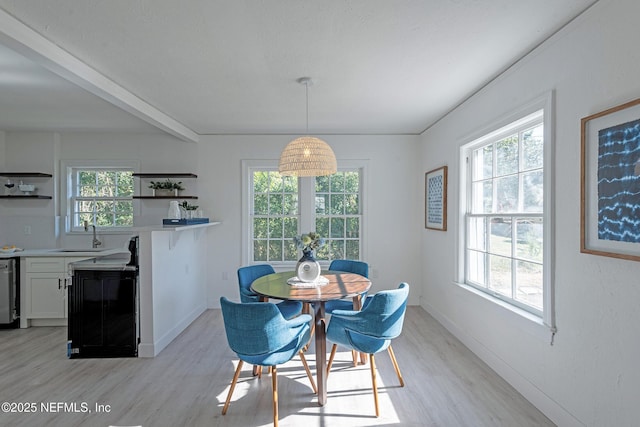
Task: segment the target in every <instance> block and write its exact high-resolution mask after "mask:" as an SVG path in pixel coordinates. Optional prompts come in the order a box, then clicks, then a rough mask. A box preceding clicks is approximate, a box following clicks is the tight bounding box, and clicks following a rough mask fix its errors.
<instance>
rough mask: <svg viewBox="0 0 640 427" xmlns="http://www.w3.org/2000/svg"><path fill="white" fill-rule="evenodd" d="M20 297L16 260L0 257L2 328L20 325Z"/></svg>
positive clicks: (0, 312) (0, 320)
mask: <svg viewBox="0 0 640 427" xmlns="http://www.w3.org/2000/svg"><path fill="white" fill-rule="evenodd" d="M18 299H19V289H18V274H17V268H16V260H15V259H13V258H8V259H0V329H8V328H17V327H18V324H19V319H18V307H19V304H18Z"/></svg>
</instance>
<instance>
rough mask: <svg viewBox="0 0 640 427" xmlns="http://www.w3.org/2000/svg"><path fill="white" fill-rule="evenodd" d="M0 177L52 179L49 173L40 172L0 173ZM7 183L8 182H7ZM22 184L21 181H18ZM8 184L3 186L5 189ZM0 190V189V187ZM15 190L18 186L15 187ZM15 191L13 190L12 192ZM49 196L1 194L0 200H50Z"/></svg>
mask: <svg viewBox="0 0 640 427" xmlns="http://www.w3.org/2000/svg"><path fill="white" fill-rule="evenodd" d="M0 177H4V178H52V177H53V175H51V174H50V173H42V172H0ZM7 182H8V181H7ZM20 183H22V181H20ZM7 185H10V184H5V187H6V186H7ZM0 188H2V187H0ZM15 188H16V189H17V188H18V186H17V185H15ZM13 191H15V190H13ZM51 198H52V197H51V196H43V195H40V194H3V195H0V199H40V200H44V199H51Z"/></svg>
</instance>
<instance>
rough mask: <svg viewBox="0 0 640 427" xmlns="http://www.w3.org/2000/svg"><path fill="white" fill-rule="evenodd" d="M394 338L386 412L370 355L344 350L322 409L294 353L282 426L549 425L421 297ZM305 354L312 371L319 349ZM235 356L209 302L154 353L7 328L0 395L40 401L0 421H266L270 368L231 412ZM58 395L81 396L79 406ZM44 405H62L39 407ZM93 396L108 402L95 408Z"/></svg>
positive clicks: (242, 389)
mask: <svg viewBox="0 0 640 427" xmlns="http://www.w3.org/2000/svg"><path fill="white" fill-rule="evenodd" d="M393 347H394V350H395V353H396V357H397V359H398V364H399V365H400V369H401V370H402V374H403V376H404V379H405V383H406V385H405V387H404V388H401V387H399V384H398V379H397V377H396V375H395V372H394V370H393V366H392V364H391V362H390V360H389V357H388V354H386V352H384V353H379V354H378V355H377V356H376V362H377V366H378V372H379V373H378V384H379V395H380V410H381V414H380V417H379V418H376V417H375V416H374V405H373V396H372V393H371V376H370V371H369V365H368V364H367V365H364V366H362V365H360V366H358V367H353V366H352V364H351V354H350V353H349V352H347V351H345V350H344V349H343V350H342V351H340V350H338V354H337V356H336V361H335V362H334V366H333V369H332V372H331V374H330V376H329V379H328V402H327V405H325V406H324V407H319V406H318V405H317V403H316V399H315V396H314V395H313V394H312V391H311V388H310V386H309V382H308V379H307V377H306V375H305V373H304V369H303V368H302V365H301V364H300V360H299V359H298V358H297V357H296V358H295V359H293V360H292V361H291V362H289V363H287V364H285V365H283V366H281V367H279V368H278V378H279V383H278V384H279V400H280V425H281V426H283V427H286V426H305V427H312V426H321V427H325V426H327V427H334V426H348V427H354V426H391V425H401V426H446V427H450V426H473V427H483V426H491V427H493V426H509V427H512V426H517V427H527V426H552V425H553V423H551V421H550V420H549V419H547V418H546V417H545V416H544V415H543V414H542V413H541V412H540V411H538V410H537V409H536V408H534V407H533V406H532V405H531V404H530V403H529V402H527V401H526V400H525V399H524V398H523V397H522V396H521V395H520V394H518V393H517V392H516V391H515V390H514V389H513V388H512V387H511V386H509V385H508V384H507V383H506V382H505V381H503V380H502V379H501V378H500V377H498V376H497V375H496V374H495V373H494V372H493V371H492V370H491V369H489V368H488V367H487V365H485V364H484V363H483V362H481V361H480V360H479V359H478V358H477V357H475V356H474V355H473V354H472V353H471V352H470V351H469V350H467V349H466V347H464V346H463V345H462V344H461V343H460V342H459V341H458V340H457V339H455V338H454V337H453V336H452V335H451V334H449V333H448V332H447V331H446V330H445V329H444V328H443V327H442V326H441V325H440V324H438V323H437V322H436V321H435V320H434V319H433V318H432V317H431V316H429V315H428V314H427V313H426V312H425V311H424V310H423V309H421V308H419V307H409V308H408V310H407V315H406V319H405V326H404V330H403V333H402V335H401V336H400V337H399V338H398V339H396V340H395V341H394V343H393ZM307 355H308V357H307V359H308V361H309V364H310V365H311V368H312V370H314V369H315V363H314V361H315V354H314V351H313V347H312V348H311V349H310V350H309V351H308V352H307ZM236 363H237V359H236V358H235V357H234V354H233V353H232V352H231V351H230V350H229V348H228V346H227V341H226V337H225V334H224V326H223V324H222V316H221V312H220V310H208V311H207V312H206V313H204V314H203V315H202V316H200V317H199V318H198V319H197V320H196V321H195V322H194V323H193V324H192V325H191V326H190V327H189V328H188V329H187V330H186V331H184V332H183V333H182V334H181V335H180V336H179V337H178V338H177V339H176V340H175V341H174V342H172V343H171V344H170V345H169V346H168V347H167V348H166V349H165V350H164V351H162V352H161V353H160V355H159V356H158V357H156V358H154V359H135V358H130V359H127V358H120V359H73V360H70V359H67V357H66V328H53V327H39V328H30V329H26V330H8V331H7V330H4V331H0V402H15V403H16V404H25V403H35V404H36V406H37V407H36V412H35V413H19V414H17V413H5V412H0V426H25V427H35V426H47V427H54V426H60V427H72V426H96V427H106V426H109V425H117V426H136V425H140V426H144V427H165V426H166V427H178V426H195V427H200V426H203V427H204V426H243V427H244V426H269V425H271V416H272V415H271V408H272V407H271V381H270V378H269V377H268V376H267V375H266V374H265V375H263V377H262V379H258V378H257V377H252V375H251V366H250V365H246V364H245V367H244V369H243V371H242V375H241V377H240V380H239V382H238V385H237V387H236V390H235V393H234V396H233V399H232V402H231V406H230V407H229V411H228V412H227V415H225V416H222V415H221V410H222V405H223V403H224V400H225V397H226V393H227V391H228V389H229V384H230V382H231V378H232V376H233V372H234V369H235V366H236ZM57 402H61V403H62V404H67V405H68V406H69V405H73V404H75V405H76V406H77V410H78V411H80V412H68V410H69V409H73V407H67V408H66V409H65V408H64V406H61V407H60V406H57ZM42 403H44V404H47V405H49V407H50V408H51V409H55V410H57V411H58V412H48V413H47V412H43V410H42V408H41V404H42ZM83 404H85V405H86V406H82V405H83ZM96 404H98V405H105V406H104V409H105V410H104V411H103V412H97V411H96ZM52 405H53V406H52ZM106 405H108V407H107V406H106ZM84 409H89V410H91V412H86V413H83V412H81V411H83V410H84Z"/></svg>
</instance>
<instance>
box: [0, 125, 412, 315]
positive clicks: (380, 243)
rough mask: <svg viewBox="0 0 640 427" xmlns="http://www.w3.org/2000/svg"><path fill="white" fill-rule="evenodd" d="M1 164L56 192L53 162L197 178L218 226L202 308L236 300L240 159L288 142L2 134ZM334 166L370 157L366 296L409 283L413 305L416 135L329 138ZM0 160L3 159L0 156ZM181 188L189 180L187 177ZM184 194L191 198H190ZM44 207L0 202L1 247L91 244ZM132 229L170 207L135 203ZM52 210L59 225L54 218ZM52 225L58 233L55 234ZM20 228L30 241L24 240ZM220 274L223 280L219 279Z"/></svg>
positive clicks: (121, 239) (123, 238)
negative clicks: (102, 163) (35, 174)
mask: <svg viewBox="0 0 640 427" xmlns="http://www.w3.org/2000/svg"><path fill="white" fill-rule="evenodd" d="M6 136H7V137H6V140H7V141H6V149H5V150H4V154H5V155H4V156H3V158H5V159H6V166H7V169H11V170H28V171H39V172H48V173H52V174H54V179H51V180H46V181H45V183H46V185H48V186H50V188H43V189H42V191H41V192H42V193H45V194H53V192H54V184H56V185H58V186H60V185H61V184H60V182H61V181H60V178H59V176H61V175H62V174H63V173H62V172H63V171H58V169H59V168H60V167H59V164H60V160H78V159H94V160H100V159H126V160H138V161H139V162H140V171H141V172H195V173H197V174H198V179H197V180H195V183H193V184H191V183H190V185H192V188H190V190H193V193H194V194H197V195H198V196H199V198H198V199H197V200H195V201H192V203H194V204H198V205H199V206H200V207H201V208H203V209H204V211H205V212H206V214H207V215H208V216H209V217H210V218H211V219H215V220H220V221H222V224H221V225H219V226H216V227H213V228H212V229H211V230H210V231H209V232H208V233H207V239H208V243H209V254H210V257H211V262H210V263H209V264H208V268H209V270H208V272H207V300H208V306H209V307H218V306H219V301H218V300H219V297H220V296H221V295H225V296H228V297H231V298H237V297H238V288H237V286H238V285H237V278H236V270H237V268H238V267H240V266H241V265H242V257H241V249H240V248H241V236H242V228H241V227H242V225H241V205H242V203H241V182H242V174H241V162H242V160H243V159H261V158H264V159H277V158H278V157H279V155H280V152H281V151H282V149H283V148H284V146H285V145H286V144H287V143H288V142H289V141H290V140H291V139H292V138H293V137H291V136H203V137H202V138H201V142H200V143H198V144H194V143H186V142H182V141H180V140H177V139H176V138H173V137H171V136H165V135H142V134H121V133H87V132H70V133H60V134H57V133H26V132H7V134H6ZM325 139H326V140H327V141H328V142H329V143H330V144H331V145H332V147H333V149H334V151H335V152H336V156H337V157H338V161H340V159H358V160H367V165H368V166H367V172H368V175H367V182H365V185H366V186H367V189H368V190H367V196H368V197H367V198H365V200H364V204H365V205H366V208H367V213H368V214H367V218H366V221H367V222H366V227H367V231H368V233H369V236H368V238H367V239H365V242H366V244H367V247H366V249H365V253H366V261H368V262H369V263H370V265H371V278H372V281H373V287H372V290H373V291H375V290H379V289H390V288H395V287H397V285H398V284H399V283H400V282H403V281H406V282H408V283H410V284H412V285H414V287H413V289H412V292H411V297H410V298H411V300H410V303H411V304H417V303H418V297H419V293H420V286H419V284H420V274H421V268H420V250H419V248H420V232H419V231H420V230H422V228H423V221H424V219H423V218H424V217H423V215H424V207H423V205H422V203H423V198H422V193H421V192H422V191H423V185H424V184H423V180H424V176H423V174H422V173H421V172H419V162H420V159H419V156H418V155H417V154H418V153H419V150H420V146H419V137H417V136H334V135H332V136H327V137H326V138H325ZM0 154H1V153H0ZM185 181H186V180H185ZM190 192H191V191H190ZM56 202H57V200H56V198H54V199H53V200H51V201H34V200H27V201H15V200H12V201H6V200H5V201H2V200H0V242H1V243H2V244H15V245H17V246H20V247H28V248H46V247H55V246H74V247H82V246H85V245H87V246H88V245H90V244H91V236H90V235H89V234H87V233H80V234H75V235H66V234H65V233H64V207H63V206H60V207H59V208H57V207H56ZM137 203H138V206H139V209H140V214H141V215H140V216H139V217H137V218H136V225H151V224H159V223H160V222H161V219H162V218H164V217H166V214H167V209H168V201H165V200H162V201H159V200H141V201H139V202H137ZM56 213H58V214H59V215H61V216H60V218H59V220H58V221H56V220H55V219H54V215H55V214H56ZM56 224H58V225H59V227H58V230H59V235H56ZM24 225H30V226H31V227H32V234H31V235H30V236H26V235H24V233H23V230H24ZM99 237H100V239H101V240H103V242H104V245H103V246H104V247H122V246H124V245H125V244H126V243H127V241H128V239H129V237H130V236H129V234H121V235H107V234H105V233H100V236H99ZM223 277H226V279H223Z"/></svg>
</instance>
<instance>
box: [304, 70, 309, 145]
mask: <svg viewBox="0 0 640 427" xmlns="http://www.w3.org/2000/svg"><path fill="white" fill-rule="evenodd" d="M304 93H305V98H306V99H307V131H306V133H307V135H309V82H308V81H305V82H304Z"/></svg>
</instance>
